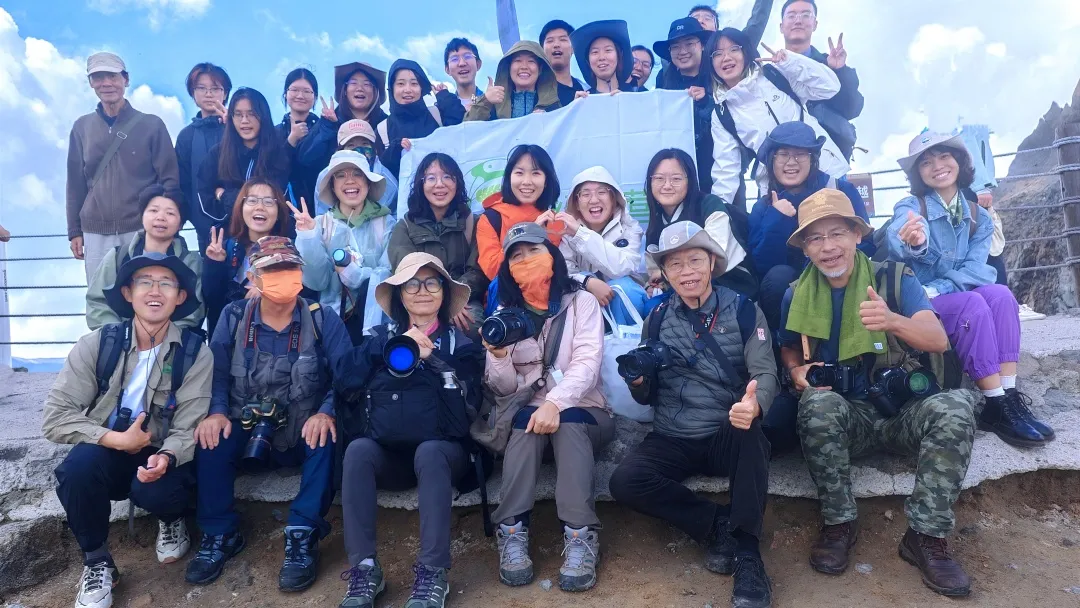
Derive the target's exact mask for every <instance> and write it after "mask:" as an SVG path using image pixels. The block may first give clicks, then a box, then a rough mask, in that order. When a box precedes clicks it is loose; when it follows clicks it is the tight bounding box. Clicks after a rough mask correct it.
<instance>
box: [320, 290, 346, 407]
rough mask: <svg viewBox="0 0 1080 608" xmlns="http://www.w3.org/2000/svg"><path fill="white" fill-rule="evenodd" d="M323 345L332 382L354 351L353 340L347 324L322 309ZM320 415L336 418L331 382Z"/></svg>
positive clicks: (335, 314)
mask: <svg viewBox="0 0 1080 608" xmlns="http://www.w3.org/2000/svg"><path fill="white" fill-rule="evenodd" d="M322 313H323V314H322V327H321V329H322V345H323V350H324V351H325V352H326V357H327V359H328V360H329V362H330V375H331V381H333V380H335V379H336V378H337V375H336V372H337V370H339V369H341V367H342V366H341V361H343V360H344V359H345V358H346V357H348V356H349V351H350V350H352V339H351V338H349V332H348V331H346V330H345V323H344V321H342V320H341V317H339V316H338V315H337V313H335V312H334V311H332V310H327V309H325V308H324V309H322ZM319 413H320V414H326V415H327V416H331V417H333V416H334V385H333V382H331V385H330V389H329V390H328V391H326V397H324V398H323V402H322V405H321V406H319Z"/></svg>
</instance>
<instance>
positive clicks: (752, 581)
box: [731, 555, 772, 608]
mask: <svg viewBox="0 0 1080 608" xmlns="http://www.w3.org/2000/svg"><path fill="white" fill-rule="evenodd" d="M734 578H735V586H734V587H733V588H732V589H731V605H732V607H733V608H769V607H770V606H772V583H770V582H769V575H768V574H765V564H764V562H762V561H761V557H760V556H757V555H739V556H737V557H736V558H735V576H734Z"/></svg>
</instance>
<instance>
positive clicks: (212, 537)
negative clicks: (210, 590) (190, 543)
mask: <svg viewBox="0 0 1080 608" xmlns="http://www.w3.org/2000/svg"><path fill="white" fill-rule="evenodd" d="M244 544H245V543H244V537H243V536H241V535H240V533H239V532H234V533H232V534H203V535H202V538H201V539H200V540H199V551H198V552H197V553H196V554H195V557H193V558H191V561H190V562H188V565H187V574H185V575H184V579H185V580H186V581H187V582H189V583H191V584H193V585H206V584H209V583H212V582H214V581H216V580H217V578H218V577H219V576H221V571H222V570H223V569H225V562H227V561H229V560H230V559H232V558H233V557H234V556H235V555H236V554H237V553H240V552H241V551H243V550H244Z"/></svg>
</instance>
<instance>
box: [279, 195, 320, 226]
mask: <svg viewBox="0 0 1080 608" xmlns="http://www.w3.org/2000/svg"><path fill="white" fill-rule="evenodd" d="M285 204H286V205H288V206H289V211H292V214H293V220H295V221H296V231H297V232H304V231H307V230H314V229H315V218H313V217H311V214H310V213H308V208H307V202H306V201H305V200H304V197H302V196H301V197H300V209H297V208H296V207H294V206H293V204H292V203H291V202H289V201H285Z"/></svg>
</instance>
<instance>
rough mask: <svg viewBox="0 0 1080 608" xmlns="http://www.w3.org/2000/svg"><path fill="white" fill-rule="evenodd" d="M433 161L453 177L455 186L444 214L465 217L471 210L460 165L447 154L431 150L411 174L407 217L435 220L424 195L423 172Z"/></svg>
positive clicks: (424, 172) (425, 171)
mask: <svg viewBox="0 0 1080 608" xmlns="http://www.w3.org/2000/svg"><path fill="white" fill-rule="evenodd" d="M435 163H438V164H439V166H440V167H442V168H443V171H446V172H447V173H448V174H449V175H450V177H452V178H454V185H455V186H456V187H457V190H456V192H455V194H454V200H452V201H450V208H449V209H447V210H446V214H447V215H457V216H459V217H466V216H467V215H468V214H470V213H472V211H471V210H470V209H469V193H468V192H467V191H466V189H465V176H464V175H463V174H462V173H461V167H459V166H458V164H457V161H455V160H454V159H453V158H451V157H450V156H449V155H448V154H443V153H442V152H432V153H431V154H428V155H427V156H425V157H424V160H422V161H420V166H418V167H417V168H416V172H415V173H414V174H413V181H412V190H410V191H409V211H408V218H409V219H411V220H416V219H419V218H427V219H430V220H432V221H434V220H435V214H434V213H432V211H431V203H429V202H428V200H427V197H426V196H425V195H424V178H425V177H426V176H425V174H426V173H427V170H428V169H430V168H431V166H432V165H434V164H435Z"/></svg>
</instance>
